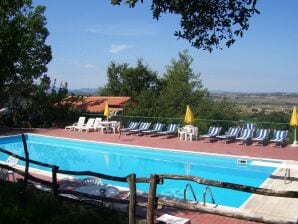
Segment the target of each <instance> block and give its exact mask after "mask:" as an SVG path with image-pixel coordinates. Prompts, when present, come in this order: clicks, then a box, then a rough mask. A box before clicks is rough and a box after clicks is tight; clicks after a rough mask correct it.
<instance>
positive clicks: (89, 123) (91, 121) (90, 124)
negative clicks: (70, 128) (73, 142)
mask: <svg viewBox="0 0 298 224" xmlns="http://www.w3.org/2000/svg"><path fill="white" fill-rule="evenodd" d="M94 121H95V118H89V119H88V121H87V123H86V125H83V126H81V127H75V128H74V130H78V131H86V132H87V131H89V130H90V129H92V127H93V124H94Z"/></svg>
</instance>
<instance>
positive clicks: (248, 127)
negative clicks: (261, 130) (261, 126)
mask: <svg viewBox="0 0 298 224" xmlns="http://www.w3.org/2000/svg"><path fill="white" fill-rule="evenodd" d="M243 129H256V125H255V124H253V123H246V124H244V125H243Z"/></svg>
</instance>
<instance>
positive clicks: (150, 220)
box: [147, 174, 159, 224]
mask: <svg viewBox="0 0 298 224" xmlns="http://www.w3.org/2000/svg"><path fill="white" fill-rule="evenodd" d="M158 180H159V177H158V175H155V174H151V176H150V189H149V195H148V207H147V224H154V210H155V207H156V205H155V204H156V200H155V199H156V187H157V181H158Z"/></svg>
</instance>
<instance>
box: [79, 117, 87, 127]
mask: <svg viewBox="0 0 298 224" xmlns="http://www.w3.org/2000/svg"><path fill="white" fill-rule="evenodd" d="M85 119H86V118H85V117H79V120H78V126H81V125H83V124H84V123H85Z"/></svg>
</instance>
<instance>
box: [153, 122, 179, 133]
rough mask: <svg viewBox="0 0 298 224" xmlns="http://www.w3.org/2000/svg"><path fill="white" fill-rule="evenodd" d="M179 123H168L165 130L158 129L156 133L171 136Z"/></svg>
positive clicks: (176, 130)
mask: <svg viewBox="0 0 298 224" xmlns="http://www.w3.org/2000/svg"><path fill="white" fill-rule="evenodd" d="M178 128H179V125H178V124H168V126H167V129H166V130H165V131H159V132H157V133H156V134H157V135H162V136H172V135H176V134H177V132H178Z"/></svg>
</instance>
